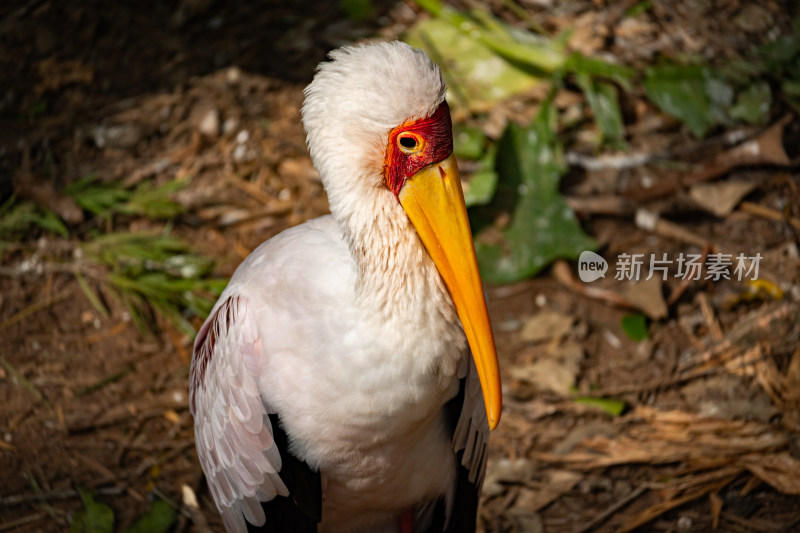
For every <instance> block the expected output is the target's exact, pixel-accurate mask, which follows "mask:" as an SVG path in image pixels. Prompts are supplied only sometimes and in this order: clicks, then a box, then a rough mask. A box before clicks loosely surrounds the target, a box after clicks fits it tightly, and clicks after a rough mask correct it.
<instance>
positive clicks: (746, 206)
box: [739, 202, 800, 231]
mask: <svg viewBox="0 0 800 533" xmlns="http://www.w3.org/2000/svg"><path fill="white" fill-rule="evenodd" d="M739 209H741V210H742V211H744V212H746V213H750V214H751V215H756V216H759V217H762V218H766V219H769V220H774V221H775V222H786V223H788V224H790V225H791V226H792V227H793V228H794V229H795V230H797V231H800V218H794V217H789V216H787V215H785V214H784V213H781V212H780V211H776V210H775V209H770V208H769V207H764V206H763V205H759V204H754V203H753V202H742V203H741V204H739Z"/></svg>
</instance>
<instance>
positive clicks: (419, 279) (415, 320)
mask: <svg viewBox="0 0 800 533" xmlns="http://www.w3.org/2000/svg"><path fill="white" fill-rule="evenodd" d="M384 193H385V194H384ZM350 205H353V204H350ZM358 205H368V206H369V207H370V208H369V209H368V210H365V211H364V212H363V213H359V212H351V213H349V216H346V217H344V220H341V219H340V225H342V230H343V232H344V234H345V237H346V239H347V240H348V243H349V246H350V250H351V253H352V254H353V258H354V260H355V262H356V264H357V266H358V277H357V281H356V288H355V290H356V298H357V300H358V301H359V303H360V304H361V305H362V306H363V307H364V308H366V309H367V310H368V312H369V313H372V314H374V315H375V316H376V318H379V319H381V320H382V321H384V322H385V323H390V324H393V327H397V328H404V329H405V328H407V329H408V331H409V333H413V336H414V337H418V336H419V334H420V333H422V331H421V328H424V329H428V330H433V331H431V333H435V334H436V336H437V337H438V338H439V339H440V340H441V341H442V342H443V343H446V344H450V345H452V346H465V339H464V336H463V332H462V330H461V326H460V322H459V320H458V315H457V314H456V311H455V307H454V306H453V301H452V299H451V297H450V294H449V292H448V291H447V288H446V286H445V284H444V281H443V280H442V278H441V276H440V275H439V272H438V270H437V269H436V266H435V265H434V263H433V260H432V259H431V258H430V255H428V252H427V250H426V249H425V247H424V246H423V244H422V242H421V241H420V239H419V236H418V235H417V232H416V230H415V229H414V227H413V225H412V224H411V222H410V221H409V219H408V216H407V215H406V214H405V211H403V209H402V207H401V206H400V205H399V203H398V202H397V199H396V198H395V197H394V195H392V194H391V192H389V191H388V190H381V189H378V190H375V191H374V197H373V198H372V199H371V201H370V202H368V203H367V202H362V203H359V204H358Z"/></svg>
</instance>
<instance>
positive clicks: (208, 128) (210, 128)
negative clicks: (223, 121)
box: [200, 109, 219, 138]
mask: <svg viewBox="0 0 800 533" xmlns="http://www.w3.org/2000/svg"><path fill="white" fill-rule="evenodd" d="M200 133H202V134H203V135H205V136H206V137H211V138H214V137H216V136H217V135H219V111H217V110H216V109H209V110H208V112H206V114H205V115H204V116H203V119H202V120H201V121H200Z"/></svg>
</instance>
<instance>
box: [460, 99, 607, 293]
mask: <svg viewBox="0 0 800 533" xmlns="http://www.w3.org/2000/svg"><path fill="white" fill-rule="evenodd" d="M554 118H555V109H554V108H553V107H552V105H551V103H550V102H549V101H547V102H545V103H544V104H543V105H542V107H541V109H540V111H539V115H538V117H537V118H536V120H534V122H533V123H532V124H531V125H530V126H529V127H528V128H523V127H520V126H518V125H516V124H514V123H510V124H509V126H508V128H507V129H506V131H505V133H504V134H503V136H502V137H501V138H500V141H499V142H498V146H497V163H496V166H495V168H496V170H497V174H498V175H499V176H500V179H501V180H502V182H503V183H502V186H503V188H504V189H505V191H506V192H510V193H512V194H516V195H517V200H516V204H515V206H514V208H513V213H512V218H511V223H510V224H509V226H508V227H507V228H506V229H505V230H504V231H503V240H504V242H503V243H501V244H497V243H487V242H484V240H483V239H482V238H481V235H479V236H478V239H477V240H476V253H477V255H478V264H479V266H480V269H481V272H482V273H483V275H484V276H485V278H486V279H487V280H488V281H490V282H493V283H511V282H514V281H519V280H520V279H524V278H526V277H529V276H532V275H534V274H536V273H537V272H538V271H539V270H541V269H542V268H543V267H545V266H546V265H547V264H549V263H550V262H552V261H554V260H555V259H558V258H575V257H578V255H580V253H581V252H582V251H584V250H593V249H594V248H595V247H596V244H595V242H594V241H593V240H592V239H591V238H590V237H588V236H587V235H586V234H585V233H584V232H583V230H582V229H581V227H580V225H579V224H578V221H577V220H576V219H575V215H574V213H573V212H572V210H571V209H570V208H569V206H567V204H566V202H565V201H564V199H563V198H562V197H561V196H560V195H559V193H558V183H559V180H560V178H561V175H562V174H563V173H564V172H565V171H566V163H565V161H564V157H563V148H562V146H561V145H560V144H559V143H558V142H557V140H556V138H555V133H554V132H553V130H552V128H551V123H552V122H553V121H554ZM500 185H501V184H499V185H498V187H500Z"/></svg>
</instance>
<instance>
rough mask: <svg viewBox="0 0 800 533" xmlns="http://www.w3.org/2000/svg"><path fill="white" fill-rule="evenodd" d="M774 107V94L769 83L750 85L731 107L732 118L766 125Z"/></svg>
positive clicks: (762, 82)
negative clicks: (770, 111) (772, 106)
mask: <svg viewBox="0 0 800 533" xmlns="http://www.w3.org/2000/svg"><path fill="white" fill-rule="evenodd" d="M771 105H772V92H771V91H770V89H769V84H767V82H764V81H761V82H757V83H754V84H752V85H750V86H749V87H748V88H747V89H745V90H744V91H742V92H741V93H740V94H739V97H738V98H737V99H736V104H735V105H734V106H733V107H731V109H730V114H731V117H733V118H735V119H739V120H743V121H745V122H749V123H750V124H764V123H765V122H766V121H767V119H768V118H769V108H770V106H771Z"/></svg>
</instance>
